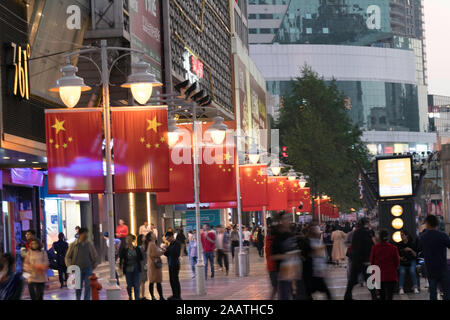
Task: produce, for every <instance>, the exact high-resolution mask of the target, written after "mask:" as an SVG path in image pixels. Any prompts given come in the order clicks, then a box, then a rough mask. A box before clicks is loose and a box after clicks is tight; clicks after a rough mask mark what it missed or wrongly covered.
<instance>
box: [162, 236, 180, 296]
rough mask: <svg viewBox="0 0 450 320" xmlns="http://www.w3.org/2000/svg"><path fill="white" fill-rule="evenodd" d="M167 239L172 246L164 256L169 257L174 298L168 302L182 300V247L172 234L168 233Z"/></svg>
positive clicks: (168, 262)
mask: <svg viewBox="0 0 450 320" xmlns="http://www.w3.org/2000/svg"><path fill="white" fill-rule="evenodd" d="M166 239H167V241H168V242H169V243H170V245H169V246H168V247H167V249H166V251H165V252H164V255H165V256H166V257H167V264H168V266H169V278H170V287H171V288H172V296H171V297H169V298H168V300H181V285H180V279H179V273H180V251H181V245H180V243H179V242H178V241H175V237H174V234H173V233H172V232H167V233H166Z"/></svg>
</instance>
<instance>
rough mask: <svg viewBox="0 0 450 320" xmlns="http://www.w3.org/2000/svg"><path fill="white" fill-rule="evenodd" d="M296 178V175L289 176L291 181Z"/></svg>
mask: <svg viewBox="0 0 450 320" xmlns="http://www.w3.org/2000/svg"><path fill="white" fill-rule="evenodd" d="M295 178H297V177H296V176H288V180H289V181H295Z"/></svg>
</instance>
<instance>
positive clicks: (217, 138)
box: [210, 130, 226, 144]
mask: <svg viewBox="0 0 450 320" xmlns="http://www.w3.org/2000/svg"><path fill="white" fill-rule="evenodd" d="M210 134H211V139H212V141H213V142H214V144H222V143H223V141H224V140H225V134H226V131H225V130H211V131H210Z"/></svg>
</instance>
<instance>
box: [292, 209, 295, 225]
mask: <svg viewBox="0 0 450 320" xmlns="http://www.w3.org/2000/svg"><path fill="white" fill-rule="evenodd" d="M292 222H293V223H295V207H292Z"/></svg>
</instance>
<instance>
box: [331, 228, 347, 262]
mask: <svg viewBox="0 0 450 320" xmlns="http://www.w3.org/2000/svg"><path fill="white" fill-rule="evenodd" d="M345 237H346V235H345V233H344V232H343V231H341V230H339V229H337V228H336V227H334V228H333V232H332V233H331V241H333V249H332V252H331V256H332V259H333V262H334V263H335V264H336V265H338V266H339V264H340V263H342V262H344V261H345V251H346V250H345V249H346V248H345Z"/></svg>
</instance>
